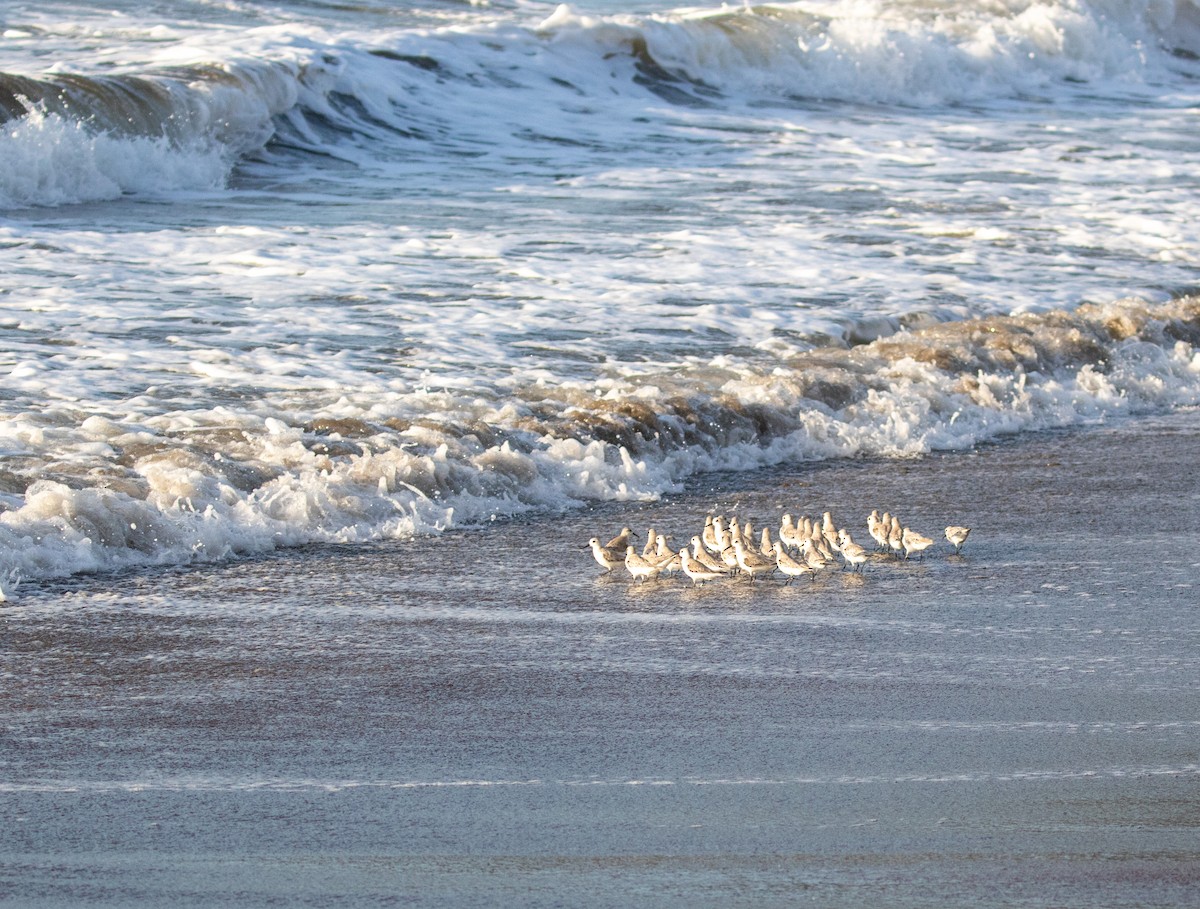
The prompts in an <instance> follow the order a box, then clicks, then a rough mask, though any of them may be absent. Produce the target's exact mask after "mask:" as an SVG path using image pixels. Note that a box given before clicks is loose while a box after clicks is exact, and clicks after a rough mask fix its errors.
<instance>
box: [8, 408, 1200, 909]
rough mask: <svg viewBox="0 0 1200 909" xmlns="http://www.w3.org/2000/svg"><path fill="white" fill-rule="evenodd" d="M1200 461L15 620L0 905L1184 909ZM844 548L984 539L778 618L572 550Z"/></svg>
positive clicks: (1021, 445)
mask: <svg viewBox="0 0 1200 909" xmlns="http://www.w3.org/2000/svg"><path fill="white" fill-rule="evenodd" d="M1198 443H1200V414H1196V413H1182V414H1176V415H1173V416H1170V417H1164V418H1158V419H1153V420H1149V421H1143V422H1141V423H1138V424H1132V425H1124V426H1117V427H1106V428H1099V429H1094V430H1089V431H1082V432H1073V433H1062V434H1046V435H1038V436H1026V437H1023V438H1021V439H1019V440H1013V441H1010V442H1005V443H1002V444H999V445H993V446H988V447H985V448H981V449H979V450H977V451H973V452H965V453H954V454H944V455H934V456H930V457H926V458H923V459H920V460H913V461H899V462H897V461H867V460H862V461H850V462H841V463H834V462H830V463H820V464H813V465H810V466H805V467H800V468H796V469H791V470H787V471H776V472H771V473H755V474H745V475H737V474H725V475H720V476H709V477H706V478H703V479H702V480H699V481H697V482H695V483H694V484H693V485H692V487H691V488H689V489H688V490H687V491H686V492H685V493H682V494H679V495H675V496H672V497H670V498H669V499H666V500H663V501H661V502H657V503H652V504H640V505H638V504H635V505H608V506H604V507H602V508H597V509H594V510H592V511H590V512H586V513H576V514H570V515H565V516H560V517H555V518H552V519H539V520H529V521H525V522H513V523H507V524H504V525H502V526H500V525H498V526H495V527H492V528H489V529H487V530H485V531H461V532H452V533H448V534H446V535H444V536H442V537H439V538H433V539H421V540H417V541H415V542H411V543H403V544H400V543H397V544H394V545H377V546H369V547H356V548H336V547H318V548H310V549H305V550H296V551H290V552H285V553H281V554H278V555H276V556H274V557H272V558H267V559H260V560H252V561H241V562H235V563H229V564H224V565H218V566H206V567H196V568H190V569H181V570H170V571H161V572H145V573H137V574H122V575H117V576H103V577H99V576H96V577H80V578H76V579H74V580H71V581H65V582H58V583H53V584H45V585H43V586H41V587H38V588H31V587H28V586H27V587H23V588H22V589H21V591H20V593H21V598H20V599H19V600H18V601H17V602H15V603H12V604H5V605H4V607H3V609H2V610H0V623H2V624H0V644H2V647H0V661H2V663H0V683H2V685H3V687H2V689H0V824H2V825H3V835H2V836H0V905H6V906H8V905H11V906H82V905H96V906H164V905H171V906H269V905H313V906H318V905H320V906H375V905H416V906H438V907H443V906H444V907H451V906H454V907H457V906H476V905H478V906H494V905H521V906H556V905H563V906H630V905H645V906H688V907H693V906H755V907H758V906H790V905H817V906H863V905H884V904H886V905H889V906H914V907H915V906H1013V905H1022V906H1039V907H1040V906H1047V907H1048V906H1062V905H1071V906H1105V907H1110V906H1187V905H1196V904H1197V894H1198V893H1200V684H1198V683H1200V612H1198V608H1200V604H1198V597H1197V585H1200V469H1198V468H1200V454H1198V452H1200V447H1198ZM871 508H879V509H890V510H892V511H896V512H898V513H900V514H901V515H902V516H903V517H904V518H905V519H906V521H907V522H908V523H911V524H912V525H913V526H915V527H918V528H919V529H922V530H924V531H925V532H927V533H930V535H932V536H938V537H939V538H940V531H941V528H942V527H944V526H945V525H946V524H948V523H963V524H968V525H970V526H972V527H973V528H974V530H973V532H972V535H971V538H970V540H969V542H968V544H967V546H966V548H965V549H964V554H963V555H962V556H961V557H956V556H954V555H953V554H952V553H951V552H950V550H949V547H948V546H947V545H946V544H945V543H944V542H940V541H939V544H938V546H937V547H936V549H935V550H933V551H931V552H930V554H929V556H928V557H927V558H925V559H924V560H922V561H916V562H908V563H903V562H897V561H895V560H892V559H885V558H879V559H877V560H875V561H873V562H872V563H871V564H870V565H869V566H868V567H867V569H866V571H865V572H864V574H863V575H862V576H861V577H858V576H854V575H851V574H849V573H841V572H830V573H828V574H827V575H826V576H823V577H821V578H819V579H818V580H817V581H816V582H815V583H808V582H797V583H796V584H794V585H792V586H790V587H784V586H783V585H781V584H779V583H778V582H775V581H765V582H763V581H760V582H758V583H756V584H754V585H751V584H749V583H747V582H745V581H742V580H728V581H719V582H714V583H711V584H709V585H706V586H704V587H701V588H699V589H692V588H691V587H689V586H688V585H687V584H686V583H685V582H682V581H679V580H667V581H659V582H651V583H647V584H644V585H635V584H633V583H631V582H630V580H629V579H628V577H627V576H625V575H623V574H620V573H614V574H613V575H601V574H600V571H599V568H598V567H597V566H596V565H595V563H594V562H592V560H591V557H590V555H588V554H587V553H585V552H583V551H582V548H581V547H582V546H583V544H584V542H585V541H586V540H587V539H588V538H589V537H590V536H592V535H601V536H605V535H611V534H613V533H615V532H616V530H617V529H619V527H620V526H621V525H622V524H624V523H628V524H629V525H630V526H633V527H635V528H638V529H644V528H645V527H647V526H655V527H656V528H658V529H659V530H662V531H666V532H669V533H672V534H673V535H674V536H675V537H676V538H677V539H680V540H682V539H686V537H687V536H690V535H691V533H694V532H696V531H697V530H698V529H699V526H700V525H701V524H702V522H703V517H704V515H705V513H706V512H708V511H710V510H716V511H721V512H724V513H726V514H738V515H741V516H744V517H750V518H751V519H752V520H754V522H755V524H757V525H760V526H761V525H762V524H764V523H768V522H777V520H778V518H779V516H780V515H781V514H782V513H783V512H784V511H791V512H792V513H793V514H800V513H809V514H819V513H820V512H821V511H823V510H825V509H832V510H833V512H834V514H835V516H837V517H838V518H839V519H840V521H841V522H842V523H845V524H847V525H849V526H851V528H852V530H854V531H855V535H856V536H857V537H859V538H860V539H862V540H866V539H867V535H866V529H865V524H864V519H865V515H866V513H867V512H868V511H870V509H871ZM934 531H936V533H934Z"/></svg>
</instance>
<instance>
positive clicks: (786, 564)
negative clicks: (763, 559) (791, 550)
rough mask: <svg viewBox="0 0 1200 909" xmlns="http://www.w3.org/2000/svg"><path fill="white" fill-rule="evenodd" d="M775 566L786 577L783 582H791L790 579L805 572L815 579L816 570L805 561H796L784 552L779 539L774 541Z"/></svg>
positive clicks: (792, 579)
mask: <svg viewBox="0 0 1200 909" xmlns="http://www.w3.org/2000/svg"><path fill="white" fill-rule="evenodd" d="M775 567H776V568H778V569H779V571H780V573H781V574H783V575H784V576H785V577H786V578H787V580H786V581H784V582H783V583H784V584H790V583H792V581H794V580H795V579H796V578H798V577H800V576H801V575H803V574H807V575H808V576H809V577H810V578H812V579H813V580H814V581H815V580H816V579H817V570H816V569H815V568H813V567H811V566H810V565H809V564H808V563H807V562H797V561H796V560H795V559H793V558H792V557H791V556H790V555H788V554H787V553H786V552H784V549H783V544H782V543H780V542H779V541H776V542H775Z"/></svg>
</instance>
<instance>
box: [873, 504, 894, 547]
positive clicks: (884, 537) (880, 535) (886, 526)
mask: <svg viewBox="0 0 1200 909" xmlns="http://www.w3.org/2000/svg"><path fill="white" fill-rule="evenodd" d="M891 524H892V516H891V515H889V514H885V515H884V516H883V517H882V518H881V517H880V516H879V512H878V511H877V510H876V511H872V512H871V513H870V514H869V515H868V516H867V532H868V533H870V534H871V539H872V540H874V541H875V548H876V549H881V550H883V551H884V552H886V551H887V549H888V530H890V529H891Z"/></svg>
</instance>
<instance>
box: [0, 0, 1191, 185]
mask: <svg viewBox="0 0 1200 909" xmlns="http://www.w3.org/2000/svg"><path fill="white" fill-rule="evenodd" d="M208 51H209V55H210V58H211V59H210V62H206V63H195V64H191V65H187V66H153V65H152V64H149V63H148V64H147V65H146V66H145V67H143V68H141V69H134V70H131V71H129V72H124V73H117V74H103V75H101V74H89V73H61V72H56V73H53V74H35V75H19V74H14V73H0V124H2V126H3V132H2V133H0V157H3V159H4V160H5V161H6V162H7V163H8V164H10V165H11V166H8V167H6V168H5V169H4V172H3V173H0V206H3V207H9V208H12V207H20V206H31V205H57V204H62V203H67V202H77V201H95V200H102V199H111V198H116V197H118V196H120V195H122V194H126V193H164V192H170V191H172V190H191V189H220V188H222V187H223V186H224V185H225V184H226V182H227V181H228V180H229V177H230V175H231V174H232V173H233V170H234V168H235V167H236V166H237V164H238V162H239V161H242V160H244V159H245V157H246V156H252V155H255V154H257V153H258V152H259V151H261V150H262V149H263V148H264V146H266V145H267V144H268V143H269V142H271V141H272V140H276V141H282V142H284V143H293V142H298V143H300V144H303V145H305V146H307V147H308V148H310V149H312V150H317V151H321V152H325V153H328V152H331V151H332V150H334V149H335V147H339V146H342V145H359V146H361V145H364V144H365V145H366V146H367V147H366V149H365V153H367V154H371V153H372V150H371V148H370V146H371V145H372V144H377V145H378V146H379V148H377V149H376V151H377V152H378V153H381V154H382V153H386V152H385V151H384V149H385V148H388V147H390V146H392V145H394V144H396V143H405V142H417V143H421V142H436V143H443V144H444V143H449V144H457V145H459V146H461V147H463V148H468V149H470V148H478V147H480V146H482V147H490V146H492V145H495V144H496V143H500V144H506V143H516V144H517V145H520V144H521V143H522V142H527V143H528V142H536V141H540V140H544V139H545V136H544V135H542V133H541V132H539V131H538V130H537V129H532V128H531V127H530V116H529V115H530V111H542V112H543V114H544V115H543V116H541V117H539V118H538V119H549V120H558V121H561V122H570V123H571V124H573V127H575V128H579V124H580V123H581V119H580V117H579V112H580V110H582V109H584V106H586V105H588V104H590V105H591V107H588V108H587V110H588V112H589V116H590V117H591V118H592V119H593V120H594V121H596V122H594V123H592V125H591V126H589V127H584V128H582V133H581V134H579V135H567V136H562V137H558V138H559V140H560V141H563V142H584V141H587V138H588V136H591V135H593V134H594V135H603V134H605V133H606V132H607V131H608V130H610V129H611V128H612V127H613V126H614V125H616V124H615V123H608V122H606V121H607V120H608V118H609V117H610V114H611V113H613V112H615V113H617V114H618V115H619V117H620V120H619V121H617V122H618V123H619V122H623V121H624V119H625V117H626V115H627V114H628V111H629V104H630V103H635V104H638V103H644V102H645V99H651V100H653V101H654V102H655V103H661V102H662V101H663V100H665V101H667V102H669V103H670V104H671V105H675V106H682V107H705V106H713V105H745V104H750V105H754V106H759V107H761V106H762V105H769V106H770V105H774V106H779V105H783V106H785V107H789V106H790V107H793V108H794V107H796V106H797V105H799V106H800V107H803V106H804V105H808V104H811V103H815V102H835V103H837V102H848V103H868V104H887V105H897V104H899V105H909V106H913V105H915V106H921V105H942V104H961V103H977V102H986V101H988V100H989V99H1012V98H1029V97H1041V96H1050V97H1053V96H1061V95H1062V93H1063V92H1070V91H1088V92H1092V93H1096V92H1099V93H1103V92H1104V91H1106V90H1108V89H1111V88H1112V87H1113V86H1117V87H1118V88H1119V90H1121V91H1125V90H1136V89H1138V88H1139V87H1144V86H1145V85H1146V84H1148V83H1153V82H1155V80H1161V79H1164V78H1170V74H1171V73H1173V72H1175V71H1178V70H1180V69H1183V70H1187V71H1188V73H1189V74H1190V75H1195V73H1194V70H1195V69H1196V60H1197V55H1198V54H1200V11H1198V9H1197V7H1196V6H1194V5H1193V3H1192V2H1190V0H1179V2H1171V0H1144V2H1140V3H1125V2H1121V3H1118V2H1115V0H1113V2H1109V0H1091V2H1084V0H1075V2H1059V3H1040V2H1039V3H1035V2H1030V0H1002V2H996V3H989V4H961V5H956V6H948V7H945V8H943V6H942V5H931V4H921V3H911V2H902V0H866V2H862V3H855V4H829V3H811V2H810V3H791V4H780V5H759V6H746V7H740V8H730V7H727V6H723V7H721V8H719V9H702V10H683V11H677V12H672V13H662V14H657V15H641V16H634V15H613V16H606V17H590V16H585V15H579V14H577V13H575V12H573V11H572V10H571V9H570V8H569V7H567V6H562V7H559V8H558V9H557V11H555V12H553V13H552V14H551V15H550V16H548V17H544V18H542V19H541V21H535V22H526V21H523V20H521V19H519V18H516V19H514V18H511V17H510V18H508V19H502V20H500V21H496V20H495V19H492V20H489V21H488V22H486V23H477V24H473V25H455V26H453V27H445V28H440V29H415V28H411V29H400V30H395V31H391V32H381V33H377V34H370V35H363V34H359V33H346V34H338V33H331V32H329V31H328V30H327V28H324V27H322V28H319V29H318V28H317V27H315V26H311V25H306V26H303V27H295V28H291V29H282V30H281V29H275V30H270V29H268V30H258V31H255V32H253V34H251V35H247V36H245V37H244V38H241V39H237V38H233V37H230V35H229V34H228V33H227V32H219V33H217V34H215V35H214V36H213V38H212V46H211V47H210V48H208ZM189 54H190V55H193V56H194V55H195V51H194V50H190V51H189ZM614 92H615V93H616V95H617V97H618V98H619V99H621V102H622V103H621V104H618V105H617V106H616V107H615V108H614V107H613V106H612V105H613V93H614Z"/></svg>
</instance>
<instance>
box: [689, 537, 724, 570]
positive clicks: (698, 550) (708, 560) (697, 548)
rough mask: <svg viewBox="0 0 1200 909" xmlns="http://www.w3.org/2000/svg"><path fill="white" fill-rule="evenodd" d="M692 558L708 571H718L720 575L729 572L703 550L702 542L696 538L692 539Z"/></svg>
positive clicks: (722, 563) (721, 563)
mask: <svg viewBox="0 0 1200 909" xmlns="http://www.w3.org/2000/svg"><path fill="white" fill-rule="evenodd" d="M692 558H693V559H694V560H695V561H697V562H699V563H700V564H701V565H703V566H704V567H705V568H707V569H708V570H709V571H719V572H721V573H722V574H724V573H726V572H728V571H729V569H728V568H726V567H725V563H724V562H718V561H717V560H716V559H714V558H713V557H712V556H710V555H709V554H708V551H707V550H706V549H705V548H704V541H703V540H701V539H700V537H698V536H695V537H692Z"/></svg>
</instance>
